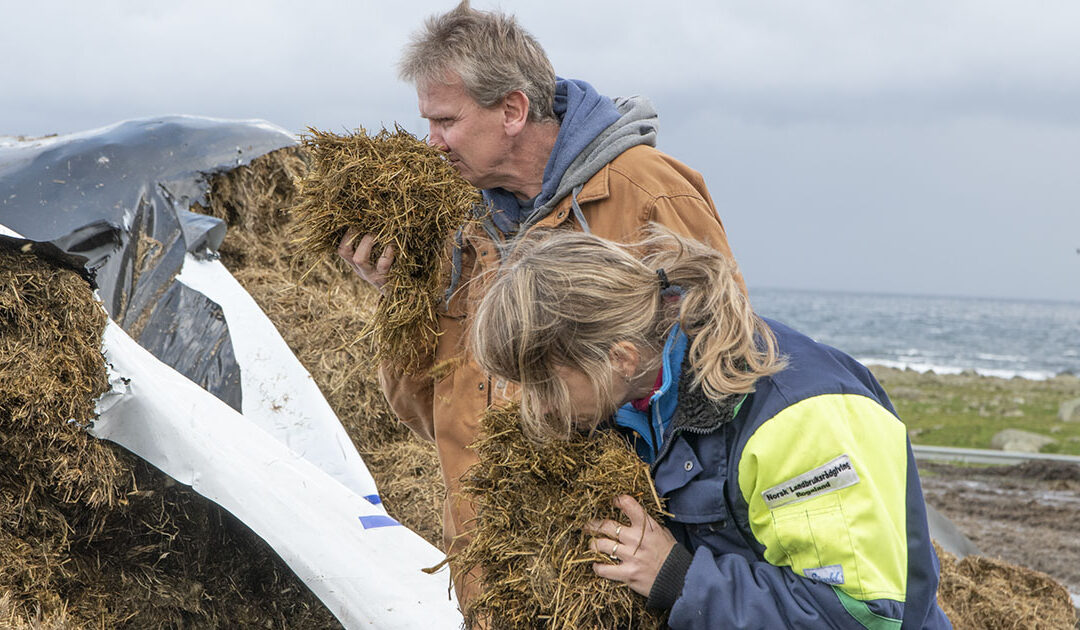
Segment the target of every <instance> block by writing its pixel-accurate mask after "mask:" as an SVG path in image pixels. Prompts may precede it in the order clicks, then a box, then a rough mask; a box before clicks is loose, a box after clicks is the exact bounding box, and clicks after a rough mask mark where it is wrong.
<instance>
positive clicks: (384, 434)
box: [192, 147, 444, 546]
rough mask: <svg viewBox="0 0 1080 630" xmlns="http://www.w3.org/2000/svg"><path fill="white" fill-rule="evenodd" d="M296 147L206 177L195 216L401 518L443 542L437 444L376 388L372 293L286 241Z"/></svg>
mask: <svg viewBox="0 0 1080 630" xmlns="http://www.w3.org/2000/svg"><path fill="white" fill-rule="evenodd" d="M310 161H311V157H310V154H309V153H308V151H307V150H305V149H304V148H303V147H289V148H285V149H279V150H277V151H273V152H271V153H268V154H266V155H263V156H260V157H258V158H256V159H254V160H253V161H252V162H251V164H250V165H247V166H239V167H237V168H235V169H232V170H230V171H226V172H222V173H218V174H216V175H214V176H212V177H211V179H210V194H209V203H208V204H207V206H206V207H203V206H201V205H195V206H193V207H192V210H194V211H197V212H202V213H204V214H210V215H212V216H216V217H218V218H221V219H224V220H225V221H226V222H227V223H228V231H227V232H226V235H225V242H224V243H223V244H222V246H221V249H220V252H221V260H222V262H223V263H224V264H225V266H226V267H228V269H229V271H230V272H231V273H232V275H233V276H234V277H235V278H236V280H237V281H238V282H239V283H240V284H241V285H242V286H243V287H244V289H245V290H246V291H247V292H248V293H249V294H250V295H251V297H252V298H254V299H255V301H256V302H257V303H258V304H259V307H260V308H261V309H262V310H263V312H264V313H266V315H267V316H268V317H269V318H270V320H271V321H272V322H273V323H274V325H275V326H276V327H277V329H278V331H279V332H280V333H281V335H282V337H283V338H284V339H285V342H286V343H287V344H288V345H289V347H290V348H291V349H292V351H293V353H294V354H295V355H296V357H297V358H298V359H299V360H300V362H301V363H302V364H303V365H304V367H305V368H306V369H307V370H308V371H309V372H310V373H311V376H312V378H313V379H314V380H315V382H316V384H318V386H319V389H320V390H322V393H323V395H324V396H325V397H326V400H327V402H328V403H330V406H331V408H333V410H334V412H335V413H336V414H337V416H338V419H340V420H341V423H342V425H343V426H344V427H345V430H346V432H347V433H348V434H349V437H350V438H351V439H352V441H353V443H354V444H355V445H356V447H357V449H358V450H359V451H360V453H361V454H362V455H363V457H364V462H365V463H366V464H367V466H368V469H369V470H370V471H371V474H372V476H373V477H374V478H375V482H376V484H377V485H378V487H379V492H380V494H381V495H382V499H383V505H384V506H385V507H386V509H387V511H388V512H389V513H390V514H391V515H392V516H393V517H394V518H396V519H397V520H398V521H400V522H401V523H403V524H404V525H406V526H407V527H409V529H412V530H413V531H415V532H417V533H418V534H420V535H421V536H423V537H424V538H425V539H427V540H428V541H429V542H431V543H432V544H434V545H437V546H441V545H442V509H443V495H444V490H443V481H442V475H441V474H440V472H439V462H438V455H437V454H436V453H435V449H434V446H433V445H432V444H430V443H428V442H425V441H422V440H420V439H419V438H417V437H416V436H415V435H413V434H412V432H411V431H409V430H408V429H407V428H406V427H405V425H403V424H402V423H400V422H398V421H397V419H396V418H395V416H394V414H393V413H392V412H391V411H390V409H389V407H388V406H387V404H386V399H385V398H384V397H383V394H382V391H381V389H380V386H379V380H378V375H377V372H376V366H377V365H378V364H377V363H376V362H375V359H374V355H375V349H374V347H373V345H374V344H373V341H374V340H373V339H371V338H361V337H360V336H359V335H358V334H357V332H358V331H360V330H361V329H363V327H364V326H365V324H366V323H367V322H369V321H370V320H371V319H372V317H373V315H374V313H375V309H376V304H377V303H378V301H379V293H378V292H377V291H376V290H374V289H373V288H372V287H371V286H370V285H369V284H367V283H366V282H363V281H362V280H361V279H360V278H358V277H357V276H356V274H355V273H353V272H352V270H351V269H349V268H348V266H347V265H346V264H345V263H344V261H342V260H341V259H340V258H338V257H337V256H327V255H325V252H321V253H307V254H303V253H301V252H299V251H298V243H296V242H294V239H293V236H292V234H293V233H294V232H295V230H296V227H297V226H296V219H297V217H296V215H294V214H293V213H291V212H290V211H291V209H292V208H293V206H295V204H296V203H297V198H298V191H297V187H296V182H297V181H298V180H299V179H300V178H302V177H303V176H304V175H306V174H307V172H308V165H309V163H310Z"/></svg>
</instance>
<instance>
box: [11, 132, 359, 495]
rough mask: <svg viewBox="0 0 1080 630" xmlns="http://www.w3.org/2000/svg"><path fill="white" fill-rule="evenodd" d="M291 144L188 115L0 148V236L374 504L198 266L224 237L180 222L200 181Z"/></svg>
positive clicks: (309, 395) (261, 317) (267, 326)
mask: <svg viewBox="0 0 1080 630" xmlns="http://www.w3.org/2000/svg"><path fill="white" fill-rule="evenodd" d="M295 143H296V141H295V139H294V138H293V136H292V135H291V134H289V133H288V132H286V131H284V130H282V129H280V128H278V127H275V126H273V125H270V124H268V123H266V122H262V121H226V120H217V119H209V118H197V117H192V116H169V117H164V118H147V119H141V120H132V121H127V122H122V123H118V124H115V125H111V126H109V127H105V128H102V129H97V130H93V131H87V132H81V133H75V134H70V135H66V136H54V137H48V138H40V139H35V140H10V139H7V140H5V139H2V138H0V224H4V225H7V226H8V227H10V228H12V229H14V230H15V231H16V232H18V233H21V234H22V235H23V236H24V237H26V238H28V239H32V240H33V241H39V242H43V243H50V244H51V245H53V246H55V247H56V248H58V249H59V250H61V251H63V252H65V253H66V254H67V255H70V256H74V257H76V258H80V259H83V260H84V261H85V265H86V267H87V268H88V269H93V270H95V271H96V281H97V285H98V288H99V293H100V296H101V298H102V300H103V302H104V303H105V309H106V311H108V313H109V315H110V317H111V318H112V319H113V321H115V322H116V323H117V324H119V325H120V326H121V328H123V329H124V330H125V332H127V333H128V334H129V335H130V336H131V337H132V338H134V339H135V340H136V341H138V342H139V344H140V345H141V346H143V347H144V348H146V349H147V350H149V351H150V352H151V353H152V354H154V356H156V357H157V358H158V359H160V360H161V361H163V362H164V363H165V364H167V365H169V366H171V367H172V368H174V369H175V370H177V371H178V372H180V373H181V374H183V375H184V376H186V377H188V378H190V379H191V380H193V381H194V382H195V383H197V384H198V385H200V386H201V387H203V388H204V389H206V390H207V391H209V392H211V393H212V394H214V395H215V396H217V397H218V398H219V399H220V400H222V401H224V402H225V403H227V404H228V405H230V406H231V407H232V408H233V409H236V410H237V411H240V412H241V413H243V414H244V415H245V416H246V417H248V418H249V419H251V420H252V421H253V422H255V423H256V424H257V425H258V426H260V427H262V428H263V429H264V430H266V431H267V432H269V433H270V434H271V435H273V436H274V437H275V438H277V439H278V440H279V441H281V442H282V443H283V444H286V445H288V446H289V447H290V448H292V449H293V450H295V451H296V452H297V453H299V454H300V455H301V456H303V457H305V458H306V459H308V460H309V461H311V462H312V463H313V464H315V465H316V466H319V467H320V468H322V469H323V470H325V471H326V472H327V473H328V474H330V475H332V476H334V477H335V478H336V479H338V480H339V481H340V482H341V483H343V484H345V485H346V486H347V487H349V488H351V489H352V490H353V491H355V492H357V493H359V494H361V495H362V496H368V495H376V494H377V491H376V489H375V482H374V480H373V479H372V477H371V474H370V473H369V472H368V470H367V467H366V466H365V465H364V463H363V460H362V459H361V458H360V455H359V454H358V453H357V452H356V448H355V447H354V446H353V444H352V442H351V441H350V440H349V437H348V435H347V434H346V433H345V430H344V428H343V427H342V426H341V423H340V422H339V421H338V419H337V416H336V415H335V414H334V412H333V410H332V409H331V408H330V406H329V405H328V404H327V403H326V400H325V398H324V397H323V396H322V393H321V392H320V391H319V389H318V387H317V386H316V385H315V383H314V381H313V380H312V378H311V375H310V374H308V373H307V371H306V370H305V369H304V368H303V366H301V365H300V363H299V361H297V360H296V357H295V356H294V355H293V354H292V351H291V350H290V349H289V348H288V346H287V345H286V344H285V342H284V340H283V339H282V338H281V335H280V334H278V332H277V330H276V329H275V328H274V326H273V324H272V323H270V321H269V319H268V318H267V317H266V316H265V314H263V312H262V311H261V310H260V309H259V307H258V306H257V305H256V304H255V302H254V300H252V299H251V298H250V296H248V295H247V293H246V292H245V291H244V290H243V289H242V288H241V287H240V285H239V284H238V283H236V281H235V280H234V279H233V278H232V276H231V275H230V274H229V273H228V271H226V270H225V268H224V267H222V266H221V264H220V262H218V261H217V260H214V258H215V257H214V256H212V255H208V254H212V253H213V251H214V250H215V249H216V248H217V247H218V246H219V245H220V244H221V241H222V239H223V237H224V234H225V224H224V223H223V222H222V221H220V220H218V219H216V218H213V217H209V216H205V215H200V214H196V213H193V212H191V211H189V208H190V206H191V205H192V204H193V203H196V202H198V203H200V204H202V205H204V206H205V205H209V203H208V199H207V194H208V191H209V188H210V183H209V180H210V176H211V175H213V174H216V173H218V172H222V171H227V170H231V169H233V168H236V167H237V166H238V165H241V164H246V163H249V162H250V161H251V160H253V159H254V158H256V157H258V156H260V155H263V154H265V153H267V152H269V151H271V150H274V149H278V148H281V147H286V146H292V145H294V144H295ZM181 275H183V279H181ZM231 322H235V323H234V324H231Z"/></svg>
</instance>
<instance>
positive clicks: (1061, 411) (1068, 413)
mask: <svg viewBox="0 0 1080 630" xmlns="http://www.w3.org/2000/svg"><path fill="white" fill-rule="evenodd" d="M1058 419H1059V420H1061V421H1062V422H1080V398H1073V399H1072V400H1066V401H1065V402H1063V403H1061V406H1060V407H1058Z"/></svg>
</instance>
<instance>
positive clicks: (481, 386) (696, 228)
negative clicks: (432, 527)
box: [379, 145, 745, 600]
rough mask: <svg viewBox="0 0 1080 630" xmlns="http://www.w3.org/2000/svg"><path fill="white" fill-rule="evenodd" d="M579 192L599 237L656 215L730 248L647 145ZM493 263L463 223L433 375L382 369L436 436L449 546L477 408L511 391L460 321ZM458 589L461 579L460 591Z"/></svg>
mask: <svg viewBox="0 0 1080 630" xmlns="http://www.w3.org/2000/svg"><path fill="white" fill-rule="evenodd" d="M577 201H578V204H579V206H580V208H581V210H582V214H583V215H584V217H585V222H586V223H587V224H588V229H589V231H590V232H591V233H593V234H596V235H597V236H601V237H604V238H608V239H611V240H615V241H620V242H633V241H635V240H637V239H638V238H639V237H640V236H641V230H642V228H644V227H645V226H646V225H648V224H649V223H650V222H656V223H659V224H660V225H663V226H665V227H667V228H669V229H671V230H673V231H674V232H677V233H679V234H683V235H686V236H690V237H693V238H695V239H697V240H700V241H702V242H704V243H706V244H708V245H711V246H712V247H714V248H715V249H717V250H719V251H721V252H723V253H724V254H726V255H728V256H729V257H730V256H731V249H730V248H729V247H728V243H727V236H726V235H725V233H724V226H723V225H722V224H721V222H720V217H719V216H718V215H717V212H716V207H715V206H714V205H713V202H712V199H711V198H710V196H709V192H708V190H707V189H706V188H705V182H704V180H703V179H702V177H701V175H700V174H699V173H698V172H696V171H694V170H692V169H690V168H688V167H687V166H686V165H684V164H682V163H681V162H679V161H677V160H675V159H673V158H671V157H669V156H667V155H665V154H663V153H661V152H660V151H658V150H656V149H654V148H652V147H649V146H646V145H639V146H636V147H633V148H631V149H628V150H626V151H624V152H623V153H622V154H621V155H619V156H618V157H616V158H615V159H614V160H612V161H611V162H610V163H608V164H607V165H606V166H604V167H603V168H602V169H601V170H600V171H599V172H597V173H596V175H594V176H593V177H592V178H591V179H589V180H588V181H587V182H586V183H585V184H584V186H583V187H582V189H581V192H580V193H579V194H578V196H577ZM566 223H569V224H571V225H573V226H574V228H575V229H581V226H580V225H579V223H578V221H577V219H576V218H575V217H574V213H573V211H572V209H571V198H570V197H569V196H567V197H566V198H564V199H563V200H562V201H560V202H559V203H558V204H557V205H556V207H555V208H554V210H553V211H552V212H551V213H550V214H549V215H548V216H547V217H546V218H544V219H542V220H540V221H539V222H538V223H537V224H536V225H535V226H533V227H531V228H530V229H529V231H531V230H532V229H536V228H544V227H547V228H551V227H556V226H560V225H563V224H566ZM498 264H499V258H498V249H497V248H496V247H495V244H494V243H493V242H492V241H491V239H490V238H489V237H488V236H487V234H486V233H485V232H484V231H483V230H482V229H480V228H478V227H475V226H473V227H472V229H468V230H466V232H465V234H464V247H463V251H462V273H461V279H460V282H459V284H458V285H457V287H458V288H457V290H456V291H455V292H454V294H453V295H452V296H451V299H450V300H449V303H448V304H447V305H444V307H443V309H442V311H441V312H440V313H439V332H440V336H439V340H438V345H437V348H436V351H435V356H434V358H433V361H432V365H433V366H440V369H437V370H436V372H437V374H438V377H439V378H438V379H437V380H436V379H435V378H433V377H431V376H428V375H423V376H416V377H408V376H402V375H400V374H395V373H392V372H390V371H389V370H386V369H381V370H380V373H379V377H380V381H381V383H382V386H383V392H384V394H385V395H386V399H387V401H388V402H389V403H390V407H391V408H392V409H393V411H394V413H396V414H397V416H398V417H399V418H400V419H401V421H402V422H404V423H405V424H407V425H408V426H409V427H410V428H411V429H412V430H413V431H415V432H416V433H417V434H418V435H419V436H420V437H422V438H425V439H427V440H434V442H435V444H436V447H437V450H438V453H439V462H440V465H441V467H442V473H443V478H444V480H445V481H446V488H447V505H446V510H445V512H444V523H443V530H444V540H445V543H446V546H445V549H446V550H447V551H449V550H450V549H451V546H452V543H453V541H454V538H455V536H457V535H459V534H461V533H462V532H463V531H465V529H466V525H465V524H466V523H467V522H468V521H469V519H470V518H471V517H472V509H471V507H470V506H469V505H468V504H467V502H462V501H458V500H456V495H457V493H458V489H459V487H460V483H459V479H460V478H461V476H462V475H463V474H464V473H465V471H466V470H467V469H468V468H469V466H471V465H472V464H473V463H474V462H475V461H476V456H475V454H474V452H473V451H472V450H470V449H468V448H466V447H467V446H468V445H469V444H471V443H472V442H474V441H475V440H476V438H477V434H478V424H479V419H480V416H481V415H482V414H483V413H484V411H485V410H486V409H487V408H488V406H489V405H491V404H492V402H494V401H496V400H500V399H504V398H506V397H507V396H511V395H513V393H512V392H507V391H492V387H493V385H495V384H494V383H493V379H492V378H491V377H489V376H487V375H486V374H484V373H483V371H482V370H481V369H480V367H479V366H478V365H477V364H476V362H475V361H473V360H471V358H470V357H469V356H468V353H467V349H466V347H465V334H466V329H467V323H466V322H467V320H468V318H469V315H470V314H471V313H472V311H473V309H474V308H475V306H476V304H477V302H478V301H479V299H480V297H481V296H482V295H481V293H480V292H481V291H482V290H483V286H482V284H481V283H477V282H470V280H471V279H473V278H478V277H480V275H481V274H483V273H484V272H485V271H488V270H489V269H491V268H493V267H494V266H496V265H498ZM740 283H741V278H740ZM744 288H745V287H744ZM501 387H503V388H505V385H501ZM457 544H460V540H459V542H458V543H457ZM461 595H462V593H461V591H460V585H459V600H461V599H463V598H462V597H461Z"/></svg>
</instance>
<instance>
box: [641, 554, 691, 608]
mask: <svg viewBox="0 0 1080 630" xmlns="http://www.w3.org/2000/svg"><path fill="white" fill-rule="evenodd" d="M693 560H694V556H693V555H691V554H690V552H689V551H687V550H686V547H683V546H682V545H680V544H679V543H675V546H674V547H672V548H671V553H669V554H668V557H667V560H664V566H662V567H660V573H657V574H656V581H655V582H653V585H652V588H651V589H649V599H648V600H647V601H646V602H645V606H646V607H647V608H655V609H660V610H667V609H668V608H671V607H672V606H674V605H675V600H677V599H679V595H681V594H682V588H683V582H685V581H686V572H687V571H689V570H690V563H691V562H692V561H693Z"/></svg>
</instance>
